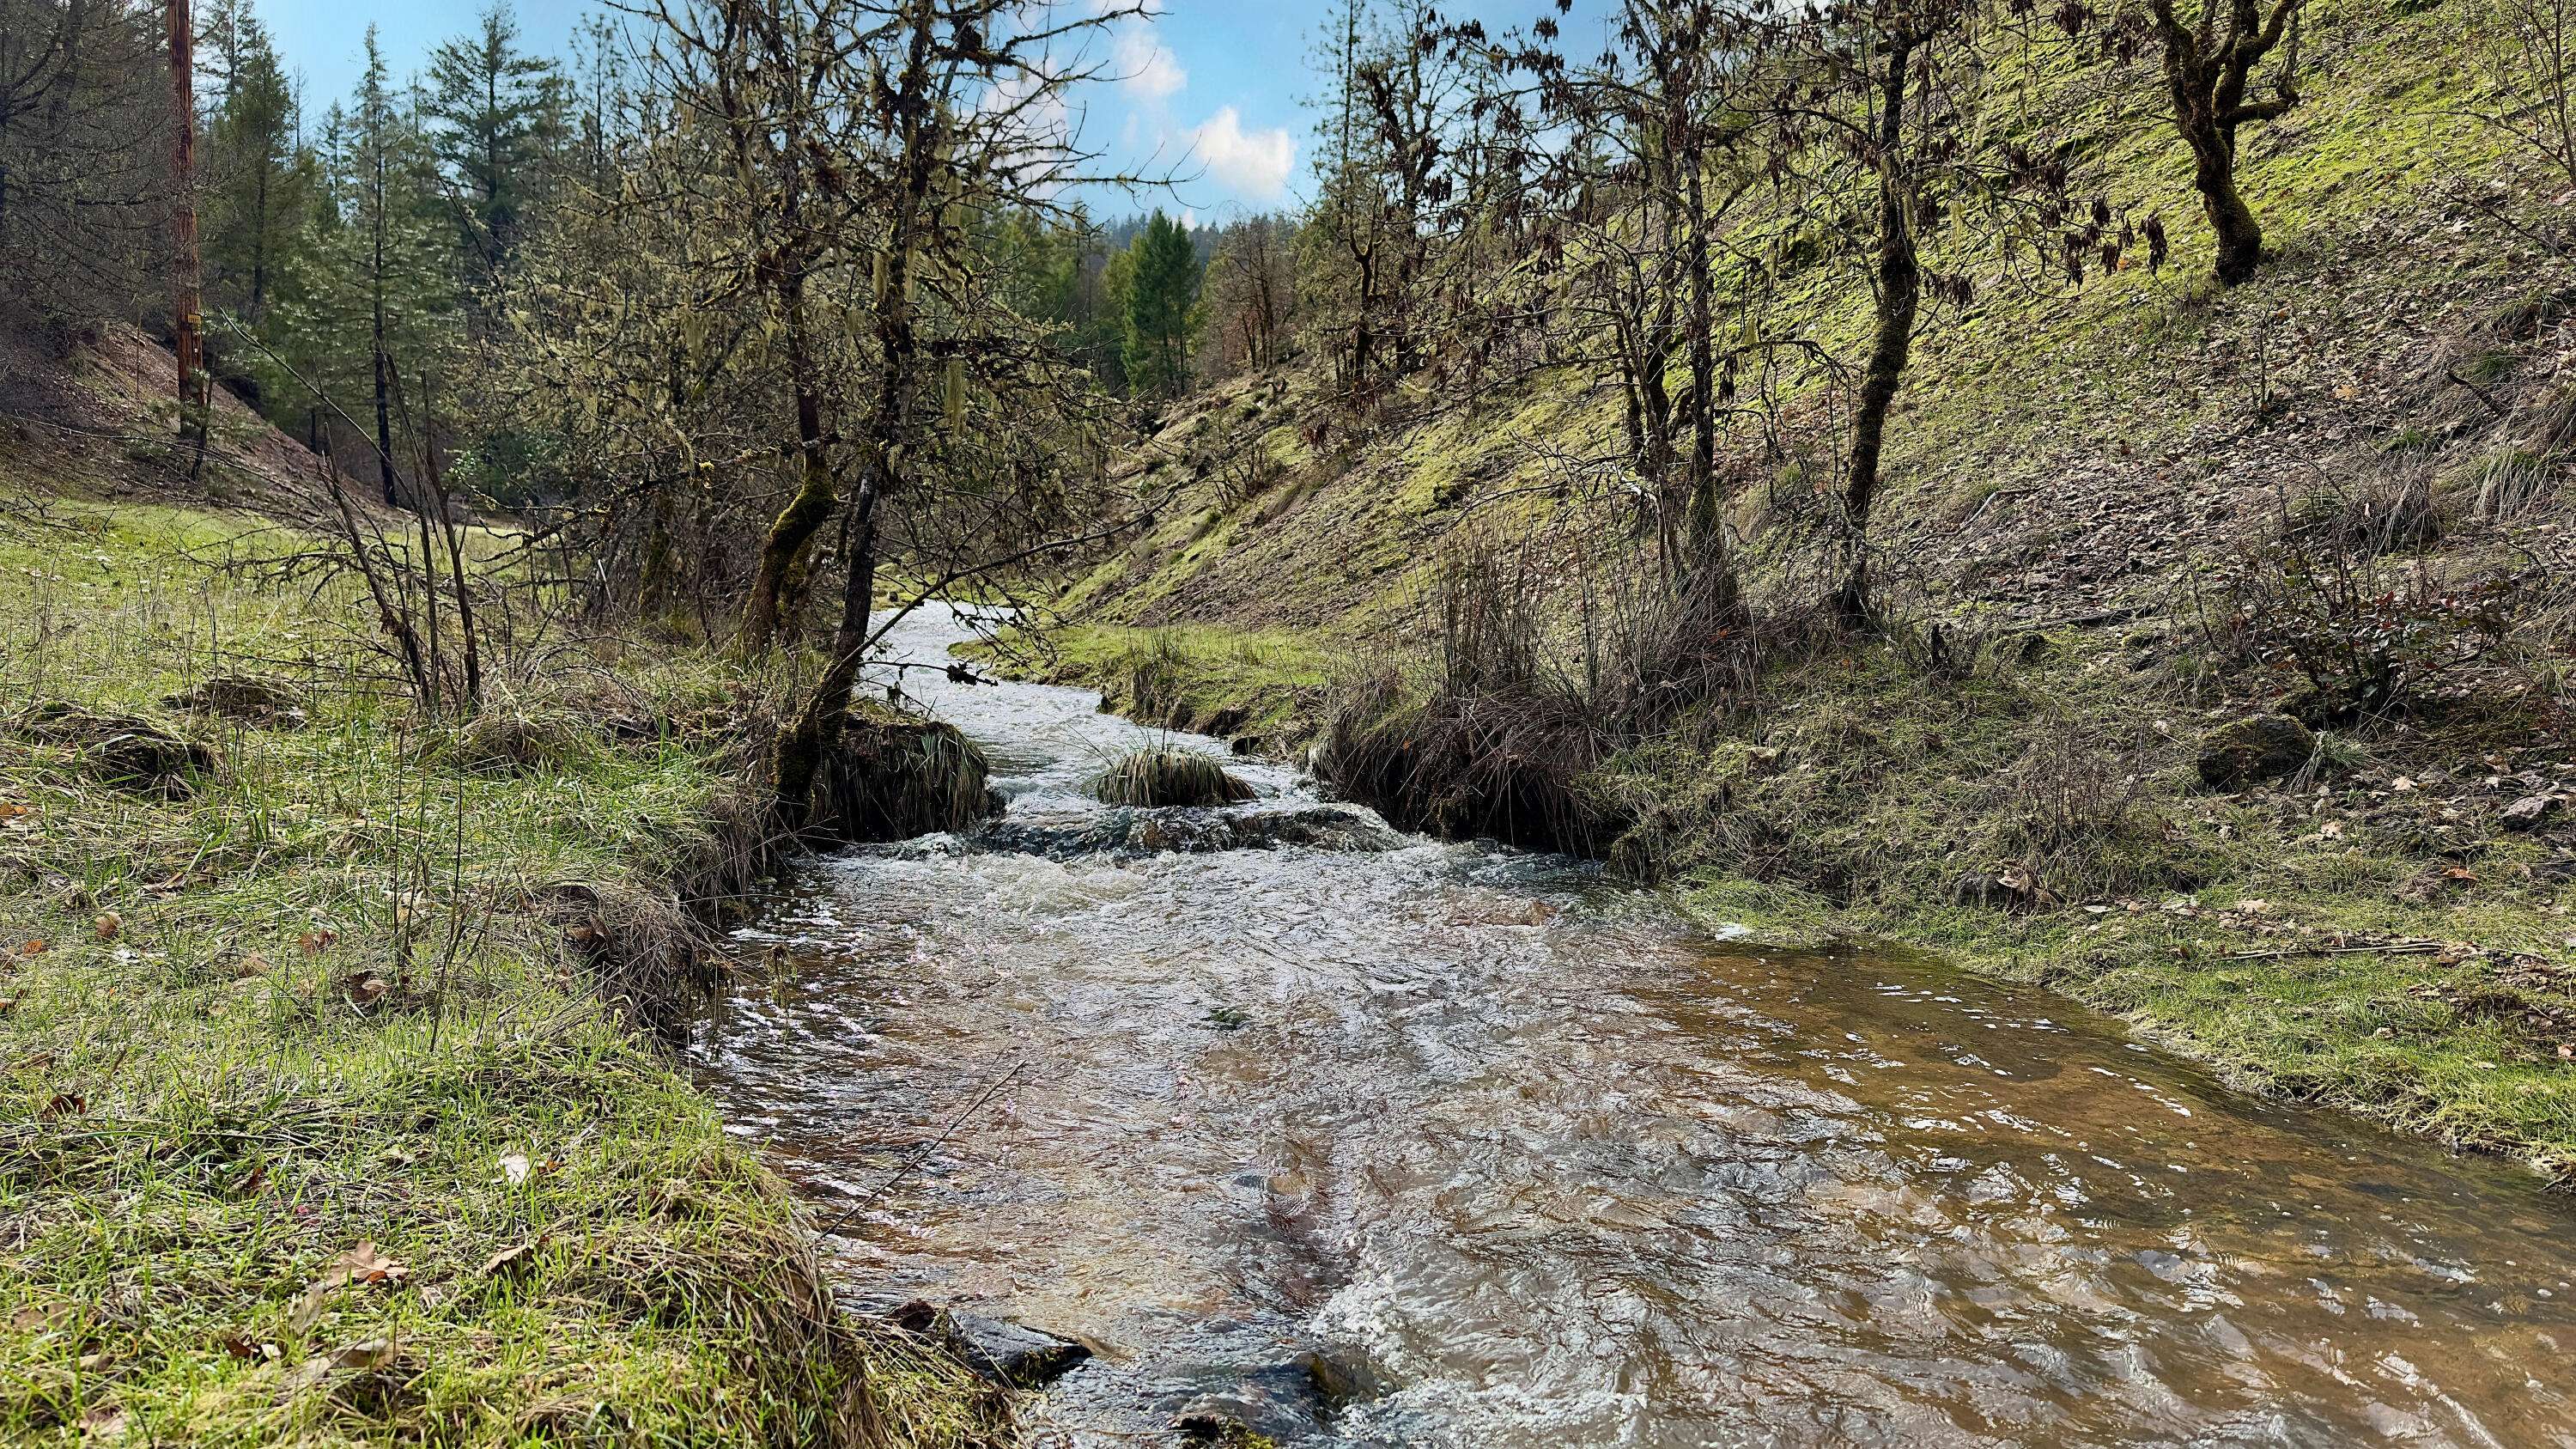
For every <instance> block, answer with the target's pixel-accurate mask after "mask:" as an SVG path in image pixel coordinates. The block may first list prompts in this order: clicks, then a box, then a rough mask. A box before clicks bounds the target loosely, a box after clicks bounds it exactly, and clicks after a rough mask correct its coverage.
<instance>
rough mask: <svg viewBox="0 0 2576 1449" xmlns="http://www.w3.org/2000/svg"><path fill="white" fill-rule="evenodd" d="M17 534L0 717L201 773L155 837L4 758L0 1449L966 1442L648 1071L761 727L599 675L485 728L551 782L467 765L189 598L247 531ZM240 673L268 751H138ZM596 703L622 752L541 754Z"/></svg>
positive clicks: (780, 1204) (211, 746)
mask: <svg viewBox="0 0 2576 1449" xmlns="http://www.w3.org/2000/svg"><path fill="white" fill-rule="evenodd" d="M52 512H53V514H54V517H53V518H52V519H50V520H49V521H45V522H42V523H9V522H0V581H5V582H0V640H5V641H7V643H6V645H5V646H0V685H5V690H6V693H7V694H8V695H9V696H11V697H13V698H17V699H49V700H63V701H68V702H70V703H71V704H73V705H75V706H77V707H80V708H83V709H89V710H94V711H97V712H99V713H102V714H131V715H135V716H138V717H142V718H145V719H148V720H150V721H152V722H154V723H155V724H156V726H157V727H159V728H163V729H167V730H169V731H171V732H172V733H173V734H174V735H179V736H184V737H186V738H188V739H191V740H194V741H197V742H200V743H202V744H203V745H204V746H205V748H206V749H207V751H208V754H209V759H208V762H207V767H206V768H202V769H191V770H189V771H188V772H187V776H186V785H187V788H186V789H185V790H184V791H180V790H171V791H152V792H143V791H135V790H130V789H120V788H116V787H114V786H113V785H108V784H102V783H101V782H100V781H99V780H98V779H97V778H96V777H95V774H94V772H93V771H92V770H91V769H90V762H89V761H88V760H87V759H85V757H84V756H83V754H82V752H81V750H80V749H79V748H78V747H77V746H75V745H71V744H61V743H47V742H45V741H43V740H40V739H35V738H31V737H25V736H11V737H0V1124H5V1125H0V1440H5V1441H6V1442H10V1443H24V1444H44V1443H60V1444H71V1443H78V1442H94V1441H96V1440H98V1439H101V1438H105V1437H113V1436H118V1435H122V1436H124V1437H125V1438H126V1439H127V1441H128V1442H133V1443H176V1442H185V1443H225V1444H262V1443H289V1442H292V1443H299V1444H330V1443H358V1442H367V1443H386V1442H419V1443H437V1444H444V1445H500V1444H510V1445H520V1444H532V1443H544V1442H565V1441H575V1440H578V1441H581V1442H609V1441H613V1442H619V1443H639V1444H642V1443H651V1444H673V1445H682V1444H688V1445H695V1444H707V1445H714V1444H728V1445H734V1444H760V1443H768V1444H781V1445H784V1444H837V1443H858V1442H863V1441H866V1442H893V1443H899V1444H925V1445H926V1444H967V1443H974V1442H984V1441H985V1440H986V1439H987V1438H988V1436H989V1435H990V1434H991V1433H992V1432H993V1431H994V1426H995V1424H996V1422H997V1420H996V1409H995V1407H994V1406H993V1405H992V1404H991V1403H989V1402H988V1401H987V1399H986V1398H985V1396H984V1394H983V1391H982V1390H980V1389H979V1388H977V1387H976V1386H975V1385H974V1384H973V1383H972V1382H971V1381H970V1380H968V1379H967V1378H966V1377H965V1375H964V1374H963V1373H962V1372H961V1371H959V1370H958V1369H957V1368H955V1367H954V1366H953V1365H951V1364H948V1363H946V1362H944V1361H942V1360H939V1359H936V1358H933V1357H930V1356H928V1355H925V1354H923V1353H921V1352H918V1351H916V1350H915V1349H914V1348H912V1347H911V1346H910V1345H909V1344H908V1343H907V1342H906V1341H904V1340H901V1339H900V1338H895V1337H886V1336H878V1335H876V1334H874V1333H872V1332H864V1333H863V1332H862V1331H861V1330H860V1329H858V1328H857V1327H855V1326H854V1324H853V1322H852V1321H851V1320H850V1319H849V1318H848V1317H846V1316H845V1315H843V1314H840V1313H837V1312H835V1311H834V1308H833V1305H832V1301H831V1297H830V1293H829V1290H828V1288H827V1286H826V1284H825V1281H824V1279H823V1277H822V1275H821V1274H820V1272H819V1270H818V1269H817V1267H816V1264H815V1261H814V1258H813V1254H812V1251H811V1248H810V1247H809V1243H810V1229H809V1228H808V1227H807V1226H806V1225H805V1224H804V1222H803V1221H802V1218H801V1215H800V1212H799V1209H798V1208H797V1206H796V1204H795V1203H794V1201H793V1200H792V1198H791V1197H790V1195H789V1194H788V1193H787V1192H786V1190H785V1189H784V1188H783V1186H782V1184H781V1183H780V1182H779V1181H778V1180H777V1179H776V1178H775V1177H773V1176H772V1175H771V1174H769V1173H768V1172H767V1171H766V1170H765V1169H764V1168H762V1167H761V1166H760V1164H759V1163H758V1162H757V1160H756V1159H755V1158H753V1157H752V1156H751V1155H750V1154H749V1153H747V1152H746V1151H744V1150H743V1149H742V1148H741V1147H739V1146H738V1145H736V1144H735V1143H734V1142H732V1141H731V1140H730V1139H729V1138H728V1137H727V1136H726V1134H725V1132H724V1130H723V1126H722V1124H721V1122H720V1121H719V1120H718V1119H717V1116H716V1114H715V1113H714V1111H713V1110H712V1109H711V1108H710V1107H709V1105H708V1104H707V1103H706V1102H705V1101H704V1100H703V1099H702V1098H700V1097H699V1096H698V1095H696V1094H695V1093H694V1092H693V1091H692V1090H691V1089H690V1087H689V1086H688V1084H687V1083H686V1082H685V1081H684V1080H683V1079H682V1078H681V1077H680V1075H679V1074H678V1073H677V1072H676V1071H675V1070H674V1069H673V1067H672V1065H671V1063H670V1062H669V1060H668V1059H667V1058H666V1057H664V1056H663V1055H661V1054H659V1053H658V1052H657V1051H655V1050H653V1049H652V1048H650V1047H649V1046H646V1045H644V1044H642V1043H641V1042H640V1041H639V1040H638V1038H637V1036H636V1034H635V1027H636V1025H637V1023H636V1020H635V1018H634V1015H633V1014H632V1008H633V1007H634V1005H635V1004H637V1003H642V1002H646V1001H648V1000H650V999H651V998H652V997H653V996H654V995H655V994H656V992H657V991H659V990H662V989H667V988H668V986H669V985H670V982H669V981H668V980H667V978H668V977H669V976H670V974H671V973H672V972H674V971H675V970H677V969H679V967H680V966H681V965H682V964H683V963H684V962H686V961H689V960H691V959H694V953H693V952H691V951H689V950H688V949H686V947H687V945H688V942H687V941H686V940H685V939H684V938H685V937H687V936H688V934H689V933H690V932H691V931H693V930H701V931H702V930H703V927H699V926H697V925H695V923H694V922H693V921H692V920H691V919H690V918H689V917H688V916H687V913H686V912H685V911H683V910H682V909H681V902H682V900H683V899H684V898H685V897H687V896H688V895H689V894H691V893H692V892H693V891H694V890H696V889H697V888H698V887H699V885H700V884H702V883H703V882H705V881H709V880H718V879H725V878H729V873H732V872H739V870H740V868H741V865H742V862H743V861H744V860H745V859H746V858H747V853H748V852H749V851H750V850H751V846H750V845H749V844H748V843H746V842H745V841H744V840H742V839H741V838H740V826H741V824H742V822H743V821H744V820H745V819H746V818H748V817H747V816H746V815H745V813H744V812H743V810H742V809H741V806H740V803H739V800H738V798H737V796H738V793H739V786H738V783H737V770H736V761H735V758H734V756H733V754H732V752H731V751H730V750H729V748H728V746H727V743H726V739H725V733H724V731H723V730H721V729H720V728H717V727H716V725H715V722H716V721H720V720H722V719H724V718H727V717H728V716H729V713H730V712H731V711H732V710H734V709H736V708H737V707H738V706H740V705H741V704H742V702H743V700H744V699H745V698H746V697H748V696H750V695H752V694H754V693H756V687H755V683H754V682H753V681H749V680H746V679H744V678H742V677H741V676H739V675H737V674H735V673H734V672H733V671H731V670H729V669H727V668H726V667H725V666H723V665H721V664H719V663H718V662H717V661H715V660H713V659H711V658H709V657H705V656H700V655H683V656H680V657H677V658H672V659H666V660H657V661H654V662H651V663H645V664H640V665H639V664H638V662H637V661H636V660H635V659H632V658H627V657H621V656H622V654H623V651H622V649H621V647H620V646H618V645H617V644H616V643H615V642H614V641H600V642H598V643H597V644H596V646H595V647H593V648H591V649H589V650H587V651H586V652H585V654H584V656H583V659H582V666H581V668H580V669H579V670H578V671H577V672H575V673H572V674H570V675H565V676H558V677H557V678H554V679H552V680H521V681H518V682H516V683H514V684H512V685H511V686H509V689H510V690H511V691H512V692H513V693H514V694H515V695H517V696H519V697H516V698H513V699H512V700H510V701H507V702H505V703H504V704H503V705H500V706H496V711H495V712H496V713H507V714H509V715H516V716H525V717H535V718H542V719H545V720H546V721H547V722H548V728H547V729H546V731H545V732H544V734H545V738H544V741H543V746H544V747H543V748H542V749H541V750H530V751H520V750H518V749H515V748H507V749H499V750H494V749H487V748H485V746H487V745H490V744H491V740H490V739H488V738H487V739H482V740H474V739H468V738H465V736H467V735H468V734H469V732H470V731H469V728H468V727H464V726H459V725H455V724H451V723H446V722H440V721H434V720H424V719H422V718H420V717H418V716H416V715H415V714H414V713H413V712H412V711H411V709H410V707H409V706H408V704H407V703H405V702H404V701H401V700H399V699H396V698H393V697H390V696H388V695H387V694H385V693H383V692H381V691H380V690H379V689H378V688H377V687H376V686H375V685H374V684H373V682H372V680H373V678H374V677H375V674H376V671H375V667H374V663H373V657H372V655H371V653H370V650H369V648H368V642H367V641H366V640H365V639H364V638H363V637H361V636H358V635H355V634H353V633H352V632H350V631H351V626H350V625H349V624H348V623H347V622H346V621H347V620H349V619H351V618H352V617H353V611H352V610H351V609H350V608H349V607H348V601H346V600H345V599H341V598H338V597H335V596H334V595H333V594H332V593H330V592H328V591H326V592H325V593H323V594H322V595H321V596H320V597H318V598H312V599H308V598H307V597H305V595H303V594H302V593H300V592H297V591H293V590H281V589H275V588H270V587H265V586H262V585H261V584H259V583H258V582H256V581H255V580H254V579H252V578H251V577H250V576H248V575H237V576H235V575H219V574H216V573H213V572H211V571H210V570H209V569H208V568H207V567H206V566H205V565H204V564H202V563H200V562H198V561H197V559H196V558H195V557H193V556H192V554H193V553H195V552H196V551H199V550H203V549H207V548H209V547H213V546H218V545H227V544H238V545H240V546H243V547H257V546H259V545H257V544H256V542H255V541H254V537H253V536H254V534H255V529H256V527H257V526H256V525H255V524H254V523H253V522H252V521H250V520H244V519H236V518H230V517H224V516H218V515H210V514H203V513H182V512H172V511H156V510H144V509H113V510H110V509H104V508H102V509H69V508H60V507H58V508H56V509H54V510H52ZM294 542H295V541H293V540H281V541H280V543H279V546H281V547H292V546H294ZM354 617H357V618H359V619H360V620H362V621H363V619H364V618H365V617H366V616H365V615H364V614H355V615H354ZM361 627H362V625H361ZM252 665H255V667H256V668H257V669H259V670H260V671H262V672H263V673H264V674H270V675H284V676H287V677H288V678H289V680H290V682H291V683H292V684H294V686H295V692H296V695H297V697H298V699H299V701H300V703H299V705H298V709H299V711H300V717H299V718H298V719H296V720H295V721H294V723H295V724H296V725H297V726H299V727H296V728H282V727H270V726H266V725H262V724H259V723H255V722H252V721H247V720H240V719H223V718H214V719H209V718H204V717H190V716H186V715H177V714H172V713H170V712H169V711H167V710H166V709H164V708H163V707H162V706H161V704H160V703H159V702H160V701H162V700H163V699H165V698H168V697H172V696H174V695H178V694H181V693H183V692H184V691H187V690H189V689H190V688H192V687H194V686H196V685H198V684H201V683H202V682H203V681H204V680H205V679H206V678H208V677H209V676H211V675H214V674H217V673H222V672H227V671H237V670H240V669H242V668H245V667H249V666H252ZM612 682H613V683H612ZM612 687H613V690H614V692H615V693H616V695H617V699H618V703H619V709H620V711H622V713H620V714H619V717H620V718H624V717H626V716H628V715H631V716H632V720H633V722H634V723H635V725H636V727H634V728H608V727H605V726H602V725H599V724H597V723H594V725H593V726H592V727H589V728H575V727H574V725H573V724H572V723H571V721H573V720H575V719H576V718H588V719H591V720H593V721H594V722H596V721H599V720H601V719H604V718H605V717H606V715H607V713H611V712H607V711H604V709H603V706H602V703H601V701H600V700H599V699H597V698H595V697H592V696H593V695H594V694H595V692H596V691H598V690H600V689H603V688H612ZM576 694H579V695H581V696H582V698H581V699H578V700H577V699H575V697H574V696H575V695H576ZM483 728H484V730H485V731H486V732H487V733H488V732H489V731H491V730H493V729H495V728H497V727H493V726H486V727H483ZM496 765H498V766H501V768H496Z"/></svg>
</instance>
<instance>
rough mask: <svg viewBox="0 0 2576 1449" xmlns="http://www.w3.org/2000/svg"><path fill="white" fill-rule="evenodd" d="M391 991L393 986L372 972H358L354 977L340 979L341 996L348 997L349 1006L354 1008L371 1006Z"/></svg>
mask: <svg viewBox="0 0 2576 1449" xmlns="http://www.w3.org/2000/svg"><path fill="white" fill-rule="evenodd" d="M391 990H393V984H392V983H391V982H388V981H387V980H385V978H383V977H381V976H379V975H377V974H376V973H374V972H373V971H360V972H358V973H357V974H355V975H352V976H343V977H341V978H340V992H341V994H342V995H344V996H346V997H348V998H349V1001H350V1004H352V1005H355V1006H373V1005H374V1004H375V1003H376V1002H378V1001H379V1000H382V999H383V997H384V994H385V993H386V992H388V991H391Z"/></svg>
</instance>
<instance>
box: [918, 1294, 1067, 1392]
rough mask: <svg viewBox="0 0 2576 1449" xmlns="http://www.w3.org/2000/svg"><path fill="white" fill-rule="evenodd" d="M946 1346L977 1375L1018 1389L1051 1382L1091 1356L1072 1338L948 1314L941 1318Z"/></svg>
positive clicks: (986, 1319) (993, 1321) (977, 1318)
mask: <svg viewBox="0 0 2576 1449" xmlns="http://www.w3.org/2000/svg"><path fill="white" fill-rule="evenodd" d="M943 1317H944V1319H945V1320H946V1322H947V1325H948V1340H949V1343H950V1344H951V1345H952V1346H953V1347H954V1348H955V1349H956V1350H957V1353H958V1356H959V1357H961V1358H963V1359H965V1360H966V1362H967V1363H968V1364H969V1365H971V1366H972V1367H973V1368H974V1370H975V1371H976V1372H977V1373H980V1374H983V1375H984V1376H986V1377H987V1378H994V1379H999V1380H1001V1381H1002V1382H1004V1383H1008V1384H1015V1385H1017V1386H1018V1387H1020V1388H1024V1389H1034V1388H1039V1387H1042V1386H1044V1385H1046V1384H1049V1383H1052V1382H1054V1381H1055V1380H1057V1379H1060V1378H1062V1377H1064V1375H1065V1374H1066V1373H1067V1372H1068V1371H1069V1370H1071V1369H1072V1368H1073V1366H1074V1365H1075V1364H1078V1363H1080V1362H1082V1361H1083V1360H1084V1359H1087V1358H1089V1357H1091V1350H1090V1349H1087V1348H1084V1347H1083V1346H1082V1345H1081V1344H1078V1343H1075V1342H1074V1341H1073V1340H1071V1339H1067V1338H1058V1337H1056V1336H1055V1335H1054V1334H1052V1333H1041V1332H1039V1331H1038V1330H1036V1329H1034V1328H1031V1327H1029V1326H1027V1325H1026V1324H1020V1323H1012V1322H1010V1321H1008V1320H1006V1319H1000V1318H980V1317H977V1316H976V1315H974V1314H972V1313H958V1312H955V1311H953V1310H952V1311H950V1312H949V1313H947V1314H945V1315H943Z"/></svg>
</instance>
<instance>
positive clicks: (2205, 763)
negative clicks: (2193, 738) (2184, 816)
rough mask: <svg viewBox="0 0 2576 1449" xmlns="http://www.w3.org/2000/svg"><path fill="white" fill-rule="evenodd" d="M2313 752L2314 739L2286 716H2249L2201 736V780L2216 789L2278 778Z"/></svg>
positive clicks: (2306, 730) (2303, 761)
mask: <svg viewBox="0 0 2576 1449" xmlns="http://www.w3.org/2000/svg"><path fill="white" fill-rule="evenodd" d="M2316 751H2317V737H2316V736H2315V735H2314V734H2312V733H2310V732H2309V730H2308V727H2307V726H2306V725H2303V724H2301V723H2299V722H2298V721H2297V720H2294V719H2292V718H2290V717H2289V716H2288V715H2285V714H2258V715H2249V716H2247V717H2246V718H2244V719H2241V720H2238V721H2236V722H2235V723H2234V724H2228V725H2221V726H2219V727H2218V728H2217V729H2214V730H2211V731H2210V732H2209V733H2208V734H2207V735H2205V736H2203V737H2202V739H2201V742H2200V778H2201V780H2202V782H2203V783H2205V784H2207V785H2209V786H2211V787H2212V788H2215V789H2220V790H2234V789H2240V788H2242V787H2244V786H2246V785H2251V784H2253V783H2255V782H2257V781H2260V780H2276V779H2279V778H2280V777H2281V776H2283V775H2286V774H2289V773H2290V772H2291V771H2293V770H2296V769H2298V768H2299V767H2300V766H2302V765H2305V764H2306V763H2307V762H2308V759H2309V757H2310V756H2312V755H2314V754H2315V753H2316Z"/></svg>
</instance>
